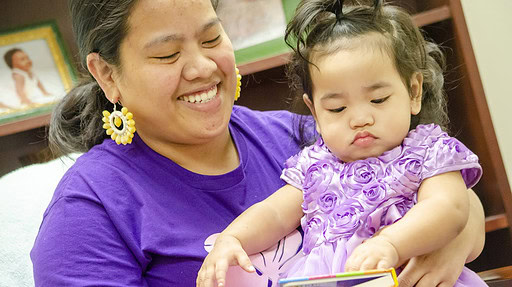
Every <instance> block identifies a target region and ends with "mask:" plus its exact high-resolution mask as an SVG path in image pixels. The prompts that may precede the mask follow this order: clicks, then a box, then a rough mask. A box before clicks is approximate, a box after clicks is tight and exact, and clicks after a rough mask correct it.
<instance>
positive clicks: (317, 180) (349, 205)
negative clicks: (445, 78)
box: [281, 124, 487, 286]
mask: <svg viewBox="0 0 512 287" xmlns="http://www.w3.org/2000/svg"><path fill="white" fill-rule="evenodd" d="M456 170H460V171H461V173H462V177H463V179H464V181H465V183H466V186H467V187H468V188H471V187H473V186H474V185H475V184H476V183H477V182H478V180H479V179H480V177H481V175H482V169H481V167H480V165H479V164H478V157H477V156H476V155H475V154H473V153H472V152H471V151H470V150H469V149H468V148H466V147H465V146H464V145H463V144H462V143H461V142H459V141H458V140H457V139H455V138H452V137H449V136H448V135H447V134H446V133H445V132H443V131H442V130H441V128H440V127H439V126H436V125H434V124H430V125H419V126H418V127H417V128H416V129H415V130H412V131H411V132H409V135H408V136H407V137H406V138H405V139H404V141H403V143H402V145H401V146H398V147H396V148H394V149H392V150H390V151H387V152H385V153H384V154H382V155H381V156H379V157H377V158H368V159H364V160H358V161H354V162H349V163H344V162H341V161H340V160H338V159H337V158H336V157H335V156H334V155H333V154H331V152H330V151H329V150H328V148H327V146H326V145H325V144H324V142H323V140H322V139H319V140H318V141H317V142H316V143H315V144H314V145H312V146H309V147H307V148H305V149H304V150H302V151H301V152H300V153H299V154H297V155H296V156H294V157H292V158H290V159H288V161H287V162H286V169H285V170H284V171H283V173H282V175H281V178H282V179H284V180H285V181H286V182H287V183H289V184H291V185H293V186H295V187H297V188H299V189H301V190H303V192H304V203H303V204H302V209H303V211H304V217H303V218H302V222H301V224H302V229H303V230H304V241H303V250H302V251H303V252H302V255H299V256H298V258H297V259H296V262H295V264H293V266H292V267H291V268H290V269H289V270H288V272H287V275H286V277H296V276H311V275H322V274H330V273H336V272H342V271H343V270H344V266H345V261H346V259H347V258H348V256H349V255H350V254H351V253H352V251H353V250H354V248H355V247H356V246H358V245H359V244H361V243H362V242H363V240H365V239H367V238H369V237H371V236H372V235H373V234H374V233H375V232H376V231H378V230H379V229H381V228H382V227H384V226H386V225H390V224H392V223H394V222H395V221H397V220H399V219H400V218H402V216H404V214H405V213H406V212H407V211H408V210H409V209H411V207H412V206H413V205H414V204H415V203H416V202H417V201H416V191H417V190H418V188H419V185H420V183H421V182H422V180H424V179H426V178H429V177H432V176H435V175H438V174H442V173H446V172H450V171H456ZM455 286H487V285H485V283H484V282H483V281H482V280H481V279H480V278H479V277H478V276H477V275H476V274H475V273H474V272H472V271H471V270H469V269H467V268H464V270H463V272H462V274H461V276H460V277H459V280H458V281H457V284H456V285H455Z"/></svg>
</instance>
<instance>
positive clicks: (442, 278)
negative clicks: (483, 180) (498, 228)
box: [398, 189, 485, 287]
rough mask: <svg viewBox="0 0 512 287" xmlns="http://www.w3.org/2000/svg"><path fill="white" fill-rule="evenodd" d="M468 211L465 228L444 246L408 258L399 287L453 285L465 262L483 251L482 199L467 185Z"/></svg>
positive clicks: (483, 219)
mask: <svg viewBox="0 0 512 287" xmlns="http://www.w3.org/2000/svg"><path fill="white" fill-rule="evenodd" d="M468 192H469V202H470V213H469V218H468V222H467V223H466V227H465V228H464V230H463V231H462V232H461V233H460V234H459V235H458V236H457V237H456V238H455V239H454V240H452V241H451V242H449V243H448V244H447V245H445V246H444V247H442V248H440V249H438V250H435V251H433V252H431V253H428V254H424V255H421V256H417V257H414V258H411V259H410V260H409V262H408V263H407V264H406V265H405V267H404V270H403V271H402V273H400V275H399V276H398V282H399V284H400V287H411V286H417V287H424V286H438V287H445V286H450V287H451V286H453V285H454V284H455V282H456V281H457V279H458V278H459V276H460V273H461V272H462V269H463V267H464V264H465V263H467V262H470V261H472V260H474V259H475V258H476V257H477V256H478V255H479V254H480V252H482V249H483V246H484V241H485V216H484V211H483V207H482V203H481V202H480V200H479V199H478V196H477V195H476V194H475V193H474V191H473V190H471V189H469V190H468Z"/></svg>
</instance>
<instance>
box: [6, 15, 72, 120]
mask: <svg viewBox="0 0 512 287" xmlns="http://www.w3.org/2000/svg"><path fill="white" fill-rule="evenodd" d="M0 55H1V56H2V58H1V60H0V125H3V124H6V123H13V122H16V121H19V120H25V119H28V118H31V117H36V116H40V115H44V114H50V113H51V111H52V109H53V107H54V105H55V104H56V103H57V102H58V101H59V100H60V99H61V98H62V97H63V96H64V95H65V94H66V93H67V92H68V91H69V90H70V89H71V88H72V87H73V83H74V82H76V79H77V72H76V69H75V68H74V66H73V65H72V62H71V60H70V57H69V54H68V52H67V49H66V47H65V45H64V44H63V40H62V37H61V34H60V32H59V30H58V28H57V24H56V22H55V21H53V20H52V21H46V22H43V23H39V24H34V25H30V26H26V27H20V28H17V29H12V30H7V31H1V32H0Z"/></svg>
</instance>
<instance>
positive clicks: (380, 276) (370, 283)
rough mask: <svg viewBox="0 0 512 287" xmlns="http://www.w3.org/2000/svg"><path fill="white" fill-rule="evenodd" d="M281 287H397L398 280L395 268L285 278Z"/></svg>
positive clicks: (280, 281)
mask: <svg viewBox="0 0 512 287" xmlns="http://www.w3.org/2000/svg"><path fill="white" fill-rule="evenodd" d="M279 285H280V286H281V287H292V286H301V287H349V286H350V287H356V286H357V287H374V286H375V287H392V286H393V287H396V286H398V280H397V278H396V272H395V269H394V268H390V269H382V270H366V271H356V272H344V273H337V274H330V275H320V276H312V277H296V278H285V279H281V280H279Z"/></svg>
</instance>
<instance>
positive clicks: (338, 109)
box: [329, 107, 346, 113]
mask: <svg viewBox="0 0 512 287" xmlns="http://www.w3.org/2000/svg"><path fill="white" fill-rule="evenodd" d="M345 108H346V107H340V108H337V109H329V112H331V113H341V112H343V110H345Z"/></svg>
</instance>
